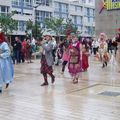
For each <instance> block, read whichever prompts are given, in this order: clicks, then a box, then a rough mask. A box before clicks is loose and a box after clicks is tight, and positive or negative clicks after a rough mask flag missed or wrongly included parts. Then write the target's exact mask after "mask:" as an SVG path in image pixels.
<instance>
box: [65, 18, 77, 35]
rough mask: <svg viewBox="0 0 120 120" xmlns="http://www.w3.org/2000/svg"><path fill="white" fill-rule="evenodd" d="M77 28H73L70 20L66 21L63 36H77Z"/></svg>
mask: <svg viewBox="0 0 120 120" xmlns="http://www.w3.org/2000/svg"><path fill="white" fill-rule="evenodd" d="M77 32H78V27H77V26H75V25H74V24H73V22H72V20H71V19H68V20H67V22H66V23H65V24H64V32H63V34H65V35H69V34H71V33H75V34H77Z"/></svg>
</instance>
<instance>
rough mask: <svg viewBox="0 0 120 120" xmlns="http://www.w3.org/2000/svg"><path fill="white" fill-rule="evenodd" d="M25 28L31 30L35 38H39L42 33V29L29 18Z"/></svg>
mask: <svg viewBox="0 0 120 120" xmlns="http://www.w3.org/2000/svg"><path fill="white" fill-rule="evenodd" d="M27 30H31V31H32V36H33V37H34V38H36V39H40V38H41V37H42V35H43V32H44V29H43V28H41V27H40V26H39V25H38V24H34V23H33V22H32V21H31V20H29V21H27Z"/></svg>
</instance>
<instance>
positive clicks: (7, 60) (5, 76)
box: [0, 32, 14, 93]
mask: <svg viewBox="0 0 120 120" xmlns="http://www.w3.org/2000/svg"><path fill="white" fill-rule="evenodd" d="M10 55H11V53H10V48H9V46H8V44H7V43H6V42H5V35H4V33H2V32H1V33H0V93H2V89H3V85H4V84H6V88H8V86H9V84H10V83H11V82H12V81H13V75H14V68H13V63H12V59H11V56H10Z"/></svg>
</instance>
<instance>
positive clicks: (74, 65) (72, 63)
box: [68, 35, 82, 84]
mask: <svg viewBox="0 0 120 120" xmlns="http://www.w3.org/2000/svg"><path fill="white" fill-rule="evenodd" d="M81 48H82V46H81V43H80V42H79V41H78V37H77V36H76V35H73V36H72V43H71V44H70V45H69V53H70V58H69V64H68V69H69V73H70V75H71V76H72V79H73V83H74V84H76V83H78V78H79V75H80V72H81V71H82V70H81V68H82V67H81Z"/></svg>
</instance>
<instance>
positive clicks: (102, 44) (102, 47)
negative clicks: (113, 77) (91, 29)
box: [98, 33, 109, 68]
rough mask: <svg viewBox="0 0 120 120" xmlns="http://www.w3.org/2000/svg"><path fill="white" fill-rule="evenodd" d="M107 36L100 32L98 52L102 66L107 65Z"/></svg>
mask: <svg viewBox="0 0 120 120" xmlns="http://www.w3.org/2000/svg"><path fill="white" fill-rule="evenodd" d="M106 40H107V36H106V34H105V33H101V34H100V37H99V40H98V41H99V54H100V60H101V62H102V68H104V67H106V66H107V62H108V61H109V55H108V52H107V49H108V45H107V42H106Z"/></svg>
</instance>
